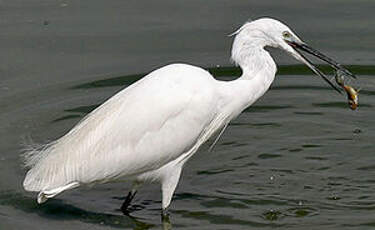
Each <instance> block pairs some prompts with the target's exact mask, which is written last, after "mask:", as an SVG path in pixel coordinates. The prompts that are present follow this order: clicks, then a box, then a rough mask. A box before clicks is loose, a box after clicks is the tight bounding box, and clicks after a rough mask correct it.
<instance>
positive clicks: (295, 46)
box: [285, 40, 356, 94]
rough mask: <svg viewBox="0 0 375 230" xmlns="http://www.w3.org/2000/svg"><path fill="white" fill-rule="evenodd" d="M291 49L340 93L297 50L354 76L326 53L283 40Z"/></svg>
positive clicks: (336, 88)
mask: <svg viewBox="0 0 375 230" xmlns="http://www.w3.org/2000/svg"><path fill="white" fill-rule="evenodd" d="M285 41H286V42H287V43H288V44H289V45H290V46H291V47H293V49H294V50H295V51H296V52H297V53H298V54H299V55H300V56H301V57H302V58H303V59H304V61H305V63H306V65H307V66H308V67H309V68H310V69H311V70H312V71H314V72H315V73H316V74H317V75H319V76H320V77H322V78H323V79H324V80H325V81H326V82H327V83H328V84H329V85H330V86H331V87H332V88H333V89H335V90H336V91H337V92H339V93H340V94H341V90H340V89H339V88H338V87H337V86H335V85H334V84H333V83H332V82H331V81H330V80H329V79H328V78H327V76H326V75H324V73H323V72H322V71H321V70H319V69H318V68H317V67H316V66H315V65H314V64H313V63H312V62H311V61H310V60H308V59H307V58H306V57H305V56H304V55H303V54H302V53H301V52H300V51H299V50H301V51H304V52H306V53H309V54H311V55H313V56H315V57H317V58H319V59H321V60H323V61H325V62H327V63H328V64H329V65H330V66H331V67H332V68H334V69H335V70H336V71H337V70H341V71H343V72H344V73H345V74H346V75H349V76H350V77H352V78H356V76H355V75H354V74H352V73H351V72H350V71H349V70H347V69H346V68H344V67H342V66H341V65H340V64H339V63H337V62H336V61H334V60H332V59H331V58H329V57H327V56H326V55H324V54H322V53H321V52H319V51H317V50H315V49H313V48H311V47H310V46H308V45H306V44H305V43H302V42H298V41H288V40H285Z"/></svg>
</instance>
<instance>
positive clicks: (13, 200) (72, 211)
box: [0, 191, 171, 230]
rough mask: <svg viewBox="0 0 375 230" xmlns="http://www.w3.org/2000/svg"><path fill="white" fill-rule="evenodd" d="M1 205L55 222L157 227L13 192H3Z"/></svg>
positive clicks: (119, 226) (59, 201)
mask: <svg viewBox="0 0 375 230" xmlns="http://www.w3.org/2000/svg"><path fill="white" fill-rule="evenodd" d="M0 205H4V206H12V207H14V208H16V209H19V210H22V211H24V212H27V213H35V214H38V215H40V216H41V217H43V218H47V219H54V220H80V221H82V222H85V223H90V224H98V225H105V226H110V227H114V228H119V229H124V228H132V229H137V230H141V229H150V228H153V227H155V225H154V224H149V223H146V222H143V220H141V219H140V218H135V217H132V216H124V215H113V214H106V213H96V212H92V211H87V210H84V209H80V208H77V207H75V206H73V205H69V204H65V203H64V202H62V201H61V200H58V199H53V200H51V201H49V202H48V203H46V204H43V205H38V204H37V203H36V202H35V200H34V199H31V198H29V197H26V196H23V195H22V194H21V193H17V192H13V191H3V192H1V193H0ZM165 221H168V220H165ZM164 225H165V226H171V224H170V223H163V226H164ZM163 229H164V228H163ZM167 229H170V228H167Z"/></svg>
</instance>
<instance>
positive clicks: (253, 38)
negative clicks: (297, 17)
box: [232, 18, 356, 93]
mask: <svg viewBox="0 0 375 230" xmlns="http://www.w3.org/2000/svg"><path fill="white" fill-rule="evenodd" d="M232 35H236V38H235V41H234V43H233V49H232V59H233V60H234V61H236V62H237V60H240V59H242V57H241V52H239V50H241V49H238V47H241V48H244V49H254V48H259V47H262V48H264V47H265V46H271V47H275V48H280V49H282V50H285V51H286V52H287V53H289V54H290V55H291V56H293V57H294V58H295V59H297V60H298V61H300V62H302V63H304V64H306V65H307V66H308V67H309V68H310V69H311V70H312V71H313V72H314V73H316V74H317V75H319V76H320V77H322V78H323V79H324V80H325V81H326V82H327V83H328V84H330V85H331V86H332V87H333V88H334V89H335V90H336V91H338V92H339V93H341V91H340V89H339V88H338V87H337V86H335V85H334V84H333V83H332V82H331V81H330V80H328V78H327V76H325V75H324V73H323V72H322V71H321V70H319V69H318V68H317V67H316V66H315V65H314V64H313V63H312V62H311V61H310V60H309V59H307V57H306V56H304V54H303V53H302V52H306V53H308V54H311V55H313V56H315V57H317V58H319V59H321V60H322V61H324V62H326V63H328V64H329V65H330V66H331V67H332V68H334V69H335V70H336V71H343V72H344V73H345V74H346V75H348V76H351V77H353V78H356V77H355V75H354V74H352V73H351V72H350V71H348V70H347V69H345V68H344V67H343V66H341V65H340V64H339V63H337V62H336V61H334V60H333V59H331V58H329V57H327V56H326V55H324V54H322V53H321V52H319V51H318V50H316V49H314V48H312V47H311V46H308V45H307V44H306V43H305V42H303V41H302V40H301V39H300V38H299V37H298V36H297V35H296V34H295V33H294V32H293V31H292V30H291V29H290V28H289V27H288V26H286V25H285V24H284V23H282V22H280V21H278V20H276V19H272V18H261V19H258V20H255V21H251V22H247V23H245V24H244V25H243V26H242V27H241V28H239V29H238V30H237V31H236V32H234V33H233V34H232ZM236 59H237V60H236Z"/></svg>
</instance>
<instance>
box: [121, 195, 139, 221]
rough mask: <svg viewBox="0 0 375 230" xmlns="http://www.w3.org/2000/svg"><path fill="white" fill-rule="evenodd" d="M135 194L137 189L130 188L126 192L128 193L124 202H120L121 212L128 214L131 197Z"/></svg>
mask: <svg viewBox="0 0 375 230" xmlns="http://www.w3.org/2000/svg"><path fill="white" fill-rule="evenodd" d="M135 194H137V190H134V189H132V190H131V191H130V192H129V193H128V195H127V196H126V198H125V201H124V203H122V205H121V208H120V209H121V211H122V213H123V214H124V215H128V214H129V210H128V207H129V205H130V203H131V201H132V200H133V198H134V197H135Z"/></svg>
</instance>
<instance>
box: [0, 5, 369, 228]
mask: <svg viewBox="0 0 375 230" xmlns="http://www.w3.org/2000/svg"><path fill="white" fill-rule="evenodd" d="M64 4H66V5H64ZM309 4H310V3H309ZM309 4H307V3H301V2H299V1H283V2H282V3H281V2H280V3H275V2H274V1H262V2H258V1H248V2H235V1H207V2H205V3H204V4H203V3H202V2H200V1H191V2H190V1H189V2H180V3H176V2H175V1H164V2H160V3H156V2H151V3H149V2H146V1H129V2H125V1H113V2H112V1H111V2H102V1H92V2H90V4H88V3H87V2H83V1H72V2H70V1H65V2H64V1H48V2H47V1H39V0H35V1H31V2H28V3H25V2H22V1H2V2H1V3H0V6H1V7H2V13H3V14H2V15H3V16H2V21H0V26H2V29H3V31H4V32H3V35H2V36H0V40H1V41H2V42H1V43H0V46H1V48H2V52H1V53H0V57H2V58H1V60H2V61H1V62H0V74H1V76H0V108H1V110H0V137H1V138H0V229H17V230H18V229H28V230H31V229H320V230H321V229H374V228H375V218H374V211H375V157H374V150H375V148H374V140H375V130H374V128H373V127H375V119H374V117H375V113H374V107H375V78H374V76H375V66H373V65H372V63H373V62H374V60H375V59H374V56H373V50H374V48H375V44H374V43H373V41H372V40H373V39H372V38H373V37H374V35H375V26H374V22H375V16H372V15H373V14H372V11H373V8H374V6H375V4H374V3H372V2H371V1H313V2H311V5H309ZM181 9H183V10H181ZM327 9H329V10H327ZM263 15H272V16H274V17H278V18H281V19H282V20H284V21H285V22H287V23H288V24H290V25H291V26H292V27H293V28H294V29H295V31H296V33H297V34H299V35H300V36H301V37H303V38H305V39H306V40H307V41H308V42H309V44H311V45H312V46H314V47H316V48H318V49H320V50H322V51H323V52H324V53H327V54H329V56H332V57H334V58H335V59H336V60H337V61H339V62H342V63H343V64H346V66H347V67H348V68H349V69H350V70H351V71H352V72H354V73H355V74H357V76H358V81H352V82H351V84H352V85H354V86H356V87H360V88H362V89H361V91H360V95H359V108H358V110H357V111H351V110H350V109H349V107H348V105H347V102H346V97H345V95H339V94H337V93H336V92H335V91H334V90H332V89H331V88H330V87H329V86H328V85H327V84H326V83H325V82H324V81H322V80H321V79H320V78H319V77H317V76H315V75H313V74H312V73H311V71H310V70H308V69H307V68H306V67H304V66H303V65H299V64H295V62H294V61H293V60H292V59H290V58H289V59H288V58H287V57H286V56H285V54H284V53H279V52H274V51H272V52H273V54H274V55H275V58H276V61H277V62H278V63H280V64H281V65H280V66H279V71H278V74H277V77H276V79H275V82H274V83H273V84H272V86H271V90H270V91H269V92H267V93H266V94H265V95H264V96H263V97H262V98H261V99H260V100H259V101H257V102H256V103H255V104H254V105H252V106H251V107H250V108H248V109H246V110H245V111H244V112H243V113H242V114H241V115H240V116H239V117H238V118H237V119H235V120H234V121H233V122H232V123H231V124H230V126H229V127H228V129H227V130H226V131H225V133H224V135H223V136H222V137H221V139H220V140H219V142H218V143H217V145H216V146H215V148H214V151H212V152H208V151H207V149H208V146H209V144H210V143H207V144H206V145H205V146H203V147H202V148H201V150H200V151H199V152H197V154H196V155H195V156H194V157H193V158H192V159H191V160H190V161H189V162H188V163H187V164H186V167H185V168H184V171H183V175H182V178H181V181H180V183H179V186H178V188H177V190H176V193H175V196H174V198H173V201H172V205H171V208H170V220H169V221H166V220H165V221H162V220H161V218H160V206H161V201H160V200H161V194H160V192H159V190H160V189H159V186H158V185H147V186H144V187H142V189H141V190H140V191H139V193H138V194H137V196H136V198H135V200H134V203H133V206H132V210H133V211H132V212H131V216H123V215H122V214H121V212H120V211H119V207H120V205H121V203H122V202H123V199H124V196H125V195H127V192H128V189H129V186H130V185H129V184H127V183H111V184H105V185H98V186H94V187H92V188H89V187H83V188H79V189H75V190H72V191H68V192H66V193H63V194H61V195H59V196H58V197H56V199H52V200H49V201H48V202H47V203H45V204H43V205H38V204H37V203H36V194H34V193H27V192H25V191H24V190H23V188H22V181H23V178H24V175H25V170H24V169H23V168H22V167H21V160H20V158H19V154H20V152H21V150H22V145H21V142H22V140H24V139H27V138H29V137H31V138H32V139H33V140H35V141H36V142H41V143H45V142H48V141H51V140H54V139H56V138H58V137H60V136H61V135H63V134H64V133H66V132H67V131H69V130H70V129H71V128H72V127H73V126H74V125H75V124H76V123H77V122H78V121H79V120H80V119H81V118H83V117H84V116H85V115H86V114H87V113H89V112H90V111H92V110H93V109H94V108H96V107H97V106H98V105H100V104H101V103H103V102H104V101H105V100H106V99H108V98H109V97H111V96H112V95H114V94H115V93H116V92H118V91H119V90H121V89H122V88H124V87H127V86H128V85H130V84H131V83H133V82H135V81H136V80H138V79H140V78H141V77H142V76H144V75H145V74H146V73H148V72H149V71H151V70H153V69H155V68H157V67H160V66H162V65H165V64H167V63H172V62H187V63H192V64H196V65H199V66H202V67H205V68H207V69H208V70H209V71H210V72H211V73H212V74H213V75H215V76H216V77H217V78H218V79H220V80H231V79H234V78H236V77H238V76H239V75H240V69H239V68H237V67H233V66H232V65H231V63H230V62H229V56H230V55H229V52H230V45H231V38H228V37H227V36H226V35H227V34H229V33H230V32H231V31H233V30H234V28H236V27H238V25H240V24H241V23H243V22H244V21H246V20H247V18H249V17H252V18H256V17H260V16H263ZM46 20H47V21H48V23H44V22H45V21H46ZM217 65H219V66H221V67H217ZM319 67H320V68H321V69H322V70H323V71H324V72H325V73H327V74H328V75H332V72H331V70H330V69H329V67H327V66H325V65H320V66H319ZM155 112H157V111H155ZM210 142H212V140H211V141H210Z"/></svg>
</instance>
